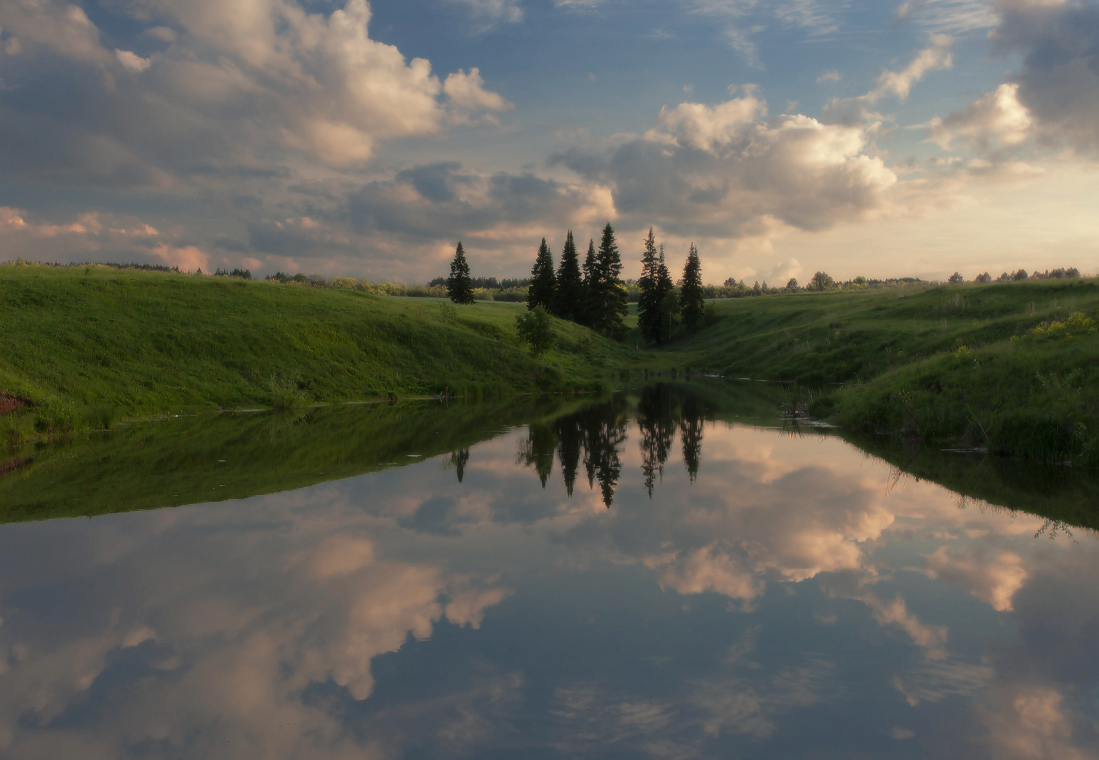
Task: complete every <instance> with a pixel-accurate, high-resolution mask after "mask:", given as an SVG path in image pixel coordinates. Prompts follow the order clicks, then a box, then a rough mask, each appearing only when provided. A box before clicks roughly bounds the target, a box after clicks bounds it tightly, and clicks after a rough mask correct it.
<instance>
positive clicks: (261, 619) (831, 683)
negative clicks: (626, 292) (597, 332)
mask: <svg viewBox="0 0 1099 760" xmlns="http://www.w3.org/2000/svg"><path fill="white" fill-rule="evenodd" d="M742 407H744V408H741V409H740V410H739V411H738V412H737V413H733V412H730V411H729V405H728V404H725V405H722V404H721V403H719V401H717V400H715V397H714V396H713V394H708V393H705V392H703V393H689V392H686V391H684V390H683V389H682V388H674V387H670V386H663V387H659V388H648V389H642V390H638V391H635V392H632V393H630V394H622V395H619V396H616V397H615V398H613V399H610V400H604V401H602V402H599V403H583V402H576V401H575V400H570V401H557V402H550V401H544V400H543V401H538V402H534V401H532V402H530V403H528V404H527V405H526V406H524V407H523V408H521V409H518V410H515V409H512V410H511V411H507V410H504V409H502V408H493V407H478V409H480V410H481V411H476V410H475V409H474V408H473V407H467V408H463V407H460V406H459V407H456V408H449V409H447V408H439V407H436V406H431V407H427V406H425V407H422V408H421V407H416V408H409V409H396V410H395V409H392V408H388V409H387V408H380V409H369V410H361V411H359V412H353V411H348V410H344V411H342V412H340V413H339V414H338V415H337V416H336V417H335V418H334V420H328V421H327V422H324V421H323V420H322V422H317V423H315V425H316V426H320V428H323V430H324V431H325V432H324V435H323V436H320V437H318V435H319V433H318V432H317V430H316V429H311V428H310V423H309V421H308V420H293V419H292V420H286V419H285V418H280V419H275V420H271V419H266V418H263V419H261V418H248V419H240V420H236V421H233V420H229V421H221V422H217V423H214V424H219V425H222V424H223V425H225V429H224V431H223V432H222V433H218V434H216V435H215V434H214V433H212V432H209V430H210V429H209V428H204V429H205V430H206V432H205V433H204V434H203V435H205V436H206V437H203V435H200V431H198V430H197V429H196V428H194V427H186V428H180V429H179V430H177V431H175V432H176V433H180V434H181V435H180V436H179V437H178V439H177V440H176V442H175V444H174V445H173V444H171V439H170V438H169V439H165V438H164V437H163V436H164V435H166V434H165V433H159V434H158V433H149V432H147V431H136V432H135V431H128V432H127V431H124V432H122V433H120V434H118V437H117V438H116V439H114V441H113V442H112V443H106V442H101V443H98V444H95V445H99V446H106V447H108V448H104V449H102V450H99V449H95V450H92V449H89V450H88V451H91V452H92V453H90V454H89V453H88V451H85V450H84V449H79V450H77V449H73V450H71V451H69V452H68V453H67V454H66V455H65V456H64V457H58V458H57V460H56V461H55V460H54V459H51V458H50V457H51V454H50V452H38V453H37V454H36V455H35V456H36V457H37V459H35V462H36V464H31V465H28V466H27V467H25V468H23V469H22V470H20V471H19V472H17V473H12V474H9V475H6V476H4V477H5V478H8V479H9V480H8V481H7V483H4V481H3V480H0V494H4V498H5V499H6V500H7V502H8V504H7V507H8V508H10V509H11V510H13V511H11V513H10V515H9V519H20V520H22V519H35V518H36V516H37V517H48V516H51V515H56V514H81V512H80V510H81V508H82V507H81V505H82V504H83V505H84V508H85V512H84V513H86V514H97V515H100V516H96V517H94V518H93V519H86V518H78V519H53V520H41V521H38V522H25V523H11V524H7V525H4V526H2V527H0V617H2V618H3V621H2V623H0V754H3V756H5V757H13V758H57V757H82V758H128V757H134V758H138V757H140V758H256V757H263V758H314V757H315V758H342V757H348V758H351V757H354V758H436V757H438V758H443V757H446V758H454V757H457V758H462V757H477V758H494V757H500V758H503V757H507V758H515V757H523V758H528V757H529V758H558V757H560V758H566V757H569V758H571V757H607V758H611V757H614V758H618V757H623V758H626V757H628V758H634V757H642V758H644V757H654V758H665V757H672V758H696V757H697V758H709V757H714V758H727V757H738V758H756V757H758V758H775V757H815V758H817V757H819V758H828V757H837V758H839V757H842V758H851V757H869V758H880V757H899V758H905V757H920V758H924V757H929V758H951V757H964V758H979V757H988V758H1089V757H1096V756H1099V736H1097V733H1096V728H1097V723H1096V720H1097V717H1099V716H1097V713H1096V695H1097V692H1096V689H1097V687H1099V652H1097V651H1096V647H1095V645H1094V643H1095V641H1096V640H1097V635H1099V584H1097V583H1096V579H1097V578H1099V545H1097V542H1096V540H1095V535H1094V534H1093V533H1092V532H1091V531H1090V530H1088V529H1086V528H1074V527H1071V526H1068V525H1066V524H1065V523H1062V522H1058V521H1056V520H1051V519H1049V517H1048V515H1047V516H1040V515H1031V514H1027V513H1024V512H1012V511H1010V510H1005V509H999V508H995V507H991V506H989V505H987V504H985V503H984V502H981V501H977V500H973V499H971V498H968V497H965V496H960V495H959V494H958V493H956V492H954V491H951V490H948V489H946V488H944V487H942V486H939V485H936V484H935V483H932V482H927V481H925V480H918V479H916V478H915V477H911V476H906V475H905V474H904V472H903V471H902V470H899V469H898V468H897V467H896V466H895V465H894V464H890V463H888V462H886V461H884V460H882V459H877V458H874V457H872V456H870V455H868V454H866V453H864V452H863V451H861V450H860V449H858V448H856V447H854V446H852V445H850V444H849V443H846V442H844V441H843V440H841V439H839V438H837V437H832V436H827V435H820V434H817V433H813V434H807V435H798V434H791V431H790V430H789V429H786V430H785V431H784V430H783V429H782V426H781V425H780V424H779V423H778V422H777V421H772V424H771V425H769V426H768V425H761V424H760V423H761V419H760V418H759V417H752V416H751V415H750V414H747V413H745V409H748V411H749V412H750V411H751V410H753V409H757V408H758V405H755V406H753V404H752V403H749V402H744V403H743V404H742ZM356 415H358V416H356ZM386 415H390V416H386ZM392 415H397V416H398V417H399V419H395V418H394V417H393V416H392ZM325 419H327V418H325ZM738 420H739V421H738ZM744 420H748V421H750V422H751V423H753V424H746V423H745V422H744ZM195 424H196V425H197V424H198V423H195ZM234 425H235V427H233V426H234ZM326 425H327V426H328V427H325V426H326ZM332 425H335V426H336V429H335V430H334V431H333V430H331V429H330V427H331V426H332ZM249 426H251V427H249ZM399 426H403V427H399ZM413 428H414V429H413ZM243 431H251V432H243ZM385 431H388V432H385ZM169 432H172V431H171V430H170V429H169ZM158 435H159V436H160V437H158ZM127 436H129V437H127ZM387 436H388V437H387ZM109 446H114V448H113V449H110V448H109ZM172 452H175V453H174V454H173V453H172ZM234 453H235V454H237V455H238V456H239V457H241V458H250V459H249V461H248V462H245V463H241V462H234V461H233V454H234ZM25 459H28V460H30V459H34V457H25ZM62 460H64V461H63V462H62ZM218 460H224V461H218ZM65 463H67V464H65ZM90 463H98V467H97V468H94V471H96V472H98V473H99V476H98V477H99V480H98V481H93V482H91V483H90V485H88V486H86V487H85V489H84V490H85V494H84V495H83V496H79V495H74V493H76V494H78V493H79V488H78V487H77V486H76V485H74V483H73V482H72V478H73V476H74V473H86V472H89V471H90V470H91V469H93V468H92V467H91V464H90ZM989 466H991V465H989ZM35 467H41V469H40V470H38V471H37V472H39V473H42V474H39V475H35V472H36V471H35V470H34V468H35ZM66 467H68V468H69V469H68V470H66V469H65V468H66ZM127 467H129V470H127ZM341 467H342V469H339V468H341ZM51 468H52V469H51ZM219 468H220V469H219ZM234 468H235V469H234ZM331 468H336V469H331ZM326 469H329V470H330V471H328V472H327V473H326V471H325V470H326ZM127 472H131V473H132V477H131V478H130V479H129V480H130V481H140V482H127V481H126V479H125V478H124V477H123V476H124V475H125V473H127ZM112 473H115V474H114V475H112ZM13 478H21V480H19V481H16V480H14V479H13ZM331 478H340V479H336V480H332V479H331ZM218 480H224V481H227V482H226V483H220V482H215V481H218ZM158 484H159V486H158ZM303 485H304V487H302V486H303ZM158 488H159V489H160V490H159V491H158ZM226 488H229V489H234V490H233V493H232V494H229V495H228V496H224V495H223V494H222V491H224V489H226ZM4 489H6V490H4ZM181 489H182V490H181ZM187 489H191V490H187ZM215 489H216V490H215ZM207 493H209V494H210V496H206V497H204V499H205V500H207V501H209V502H211V503H205V504H195V505H191V506H174V505H176V504H182V503H185V502H186V501H187V500H188V498H191V499H193V498H195V495H196V494H197V495H202V494H207ZM35 494H37V495H38V496H37V500H36V498H34V497H35ZM180 494H182V495H180ZM247 494H259V495H252V496H247V497H246V498H237V497H238V496H242V495H247ZM81 499H83V501H81ZM112 503H113V504H114V506H113V507H112V506H111V504H112ZM13 505H14V506H13ZM158 506H174V508H163V509H147V511H132V512H128V513H125V512H124V513H118V514H102V513H104V512H111V511H119V510H141V509H146V508H148V507H158ZM36 509H38V510H45V512H39V513H36V512H35V510H36Z"/></svg>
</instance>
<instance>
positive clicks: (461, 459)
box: [450, 449, 469, 483]
mask: <svg viewBox="0 0 1099 760" xmlns="http://www.w3.org/2000/svg"><path fill="white" fill-rule="evenodd" d="M468 462H469V449H462V450H461V451H452V452H451V453H450V463H451V464H452V465H453V466H454V471H455V472H456V473H457V474H458V482H459V483H461V482H462V480H463V479H465V476H466V464H467V463H468Z"/></svg>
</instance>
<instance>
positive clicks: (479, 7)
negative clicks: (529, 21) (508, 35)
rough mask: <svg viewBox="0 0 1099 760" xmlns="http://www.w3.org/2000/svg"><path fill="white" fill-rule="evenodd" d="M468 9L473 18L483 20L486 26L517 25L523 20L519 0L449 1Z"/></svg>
mask: <svg viewBox="0 0 1099 760" xmlns="http://www.w3.org/2000/svg"><path fill="white" fill-rule="evenodd" d="M450 2H452V3H459V4H461V5H465V6H467V7H468V8H469V10H470V13H472V14H473V15H474V16H475V17H478V18H481V19H483V20H484V21H485V22H486V23H487V24H488V25H490V26H491V25H493V24H517V23H519V22H520V21H522V20H523V9H522V7H521V6H520V4H519V0H450Z"/></svg>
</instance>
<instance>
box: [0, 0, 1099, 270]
mask: <svg viewBox="0 0 1099 760" xmlns="http://www.w3.org/2000/svg"><path fill="white" fill-rule="evenodd" d="M1097 50H1099V8H1097V6H1096V4H1095V3H1094V2H1077V1H1075V0H1064V1H1061V0H909V1H908V2H905V3H895V2H865V1H863V0H777V1H775V2H767V1H766V0H677V1H675V2H645V1H643V0H641V1H638V0H404V1H403V2H398V1H396V0H375V2H370V3H368V2H366V0H346V1H345V0H339V1H338V2H328V1H310V0H304V1H302V0H232V1H226V0H102V1H101V2H98V3H96V2H83V3H79V2H78V3H71V2H65V0H5V2H3V3H2V4H0V259H14V258H16V257H17V256H23V257H24V258H28V259H39V260H51V261H53V260H56V261H85V260H125V261H148V262H155V263H168V264H172V265H179V266H181V268H184V269H191V270H193V269H196V268H198V267H202V268H203V269H204V270H205V271H209V270H212V269H213V268H215V267H218V266H222V267H229V268H231V267H234V266H242V267H247V268H250V269H252V270H253V271H254V272H257V273H259V272H262V273H268V272H273V271H275V270H276V269H281V270H283V271H287V270H290V271H305V272H309V273H318V274H326V275H354V276H365V277H370V278H372V279H400V280H407V281H414V280H426V279H429V278H431V277H433V276H436V275H439V274H442V273H445V271H446V263H447V259H448V258H449V256H450V254H451V252H452V251H453V247H454V244H455V242H456V241H457V240H459V239H461V240H462V241H463V242H464V244H465V246H466V249H467V251H468V253H469V256H470V260H471V263H472V264H473V267H474V269H475V270H476V272H477V273H478V274H485V275H503V276H516V275H523V274H525V273H526V272H527V271H529V268H530V264H531V261H532V260H533V257H534V252H535V251H536V250H537V246H538V243H539V241H540V239H541V237H543V236H545V237H547V238H548V239H549V241H550V242H551V245H552V246H553V247H554V249H555V251H556V250H559V249H560V246H561V243H562V242H563V239H564V235H565V232H566V230H568V229H570V228H571V229H573V230H575V232H576V234H577V235H578V236H579V237H581V238H584V237H590V236H592V235H594V234H595V233H596V231H597V230H598V229H599V228H600V227H602V225H603V224H605V223H606V222H607V221H610V222H611V223H612V224H614V225H615V227H616V229H617V230H618V232H619V238H620V243H621V247H622V250H623V254H624V258H625V259H626V260H627V268H626V274H627V275H632V274H634V273H633V271H632V269H633V268H636V267H634V264H635V262H634V261H633V260H634V259H637V258H639V252H640V248H641V240H642V239H643V236H644V234H645V232H646V231H647V230H648V228H649V227H650V226H651V227H654V228H655V229H656V231H657V236H658V238H659V239H661V240H662V241H663V242H664V243H665V244H666V246H667V249H668V251H669V254H670V255H671V256H672V258H673V261H675V260H676V258H677V257H680V256H682V255H685V252H686V248H687V246H688V245H689V244H690V242H692V241H693V242H695V243H696V244H697V245H698V246H699V248H700V251H701V254H702V257H703V263H704V273H705V277H706V279H707V280H710V281H721V280H724V279H725V278H726V277H730V276H732V277H736V278H738V279H746V280H748V281H749V282H752V281H754V280H770V281H771V282H772V283H776V282H779V281H781V282H783V283H784V282H785V280H786V278H788V277H791V276H794V277H800V278H801V279H803V280H804V279H807V278H808V277H809V276H810V275H811V274H812V273H813V272H814V271H816V270H818V269H824V270H826V271H828V272H830V273H831V274H833V276H836V277H841V278H845V277H853V276H856V275H859V274H864V275H867V276H871V277H887V276H904V275H917V276H922V277H931V278H942V277H945V276H946V275H948V274H950V273H951V272H953V271H954V270H959V271H961V272H962V273H963V274H965V275H966V276H967V277H973V276H974V275H976V274H977V273H979V272H982V271H986V270H987V271H990V272H992V273H993V274H994V275H996V274H999V272H1001V271H1004V270H1011V269H1015V268H1019V267H1024V268H1027V269H1033V268H1039V269H1044V268H1047V267H1055V266H1077V267H1079V268H1080V269H1082V270H1084V271H1087V272H1091V271H1094V270H1095V269H1096V268H1097V266H1096V264H1097V258H1099V257H1097V256H1096V245H1095V241H1096V238H1097V235H1096V232H1097V229H1096V226H1097V225H1096V223H1095V222H1094V217H1095V213H1094V212H1095V205H1096V204H1095V199H1096V198H1097V197H1099V195H1097V191H1099V174H1097V173H1096V163H1095V159H1096V149H1097V148H1099V118H1096V117H1099V63H1097V61H1099V54H1097V52H1096V51H1097ZM635 254H636V255H635Z"/></svg>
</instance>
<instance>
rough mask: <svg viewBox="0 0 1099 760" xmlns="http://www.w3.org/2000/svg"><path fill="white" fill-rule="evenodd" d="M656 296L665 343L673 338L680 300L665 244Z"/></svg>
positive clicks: (659, 266)
mask: <svg viewBox="0 0 1099 760" xmlns="http://www.w3.org/2000/svg"><path fill="white" fill-rule="evenodd" d="M656 298H657V304H658V305H659V312H658V313H659V315H660V321H659V323H658V327H659V328H660V332H659V335H658V339H659V341H660V342H661V343H665V342H667V341H669V340H671V339H672V330H674V329H675V326H676V324H677V323H678V321H679V300H678V299H677V298H676V296H675V283H673V282H672V276H671V274H669V272H668V265H667V264H665V263H664V246H663V245H662V246H660V257H659V259H658V260H657V265H656Z"/></svg>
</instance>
